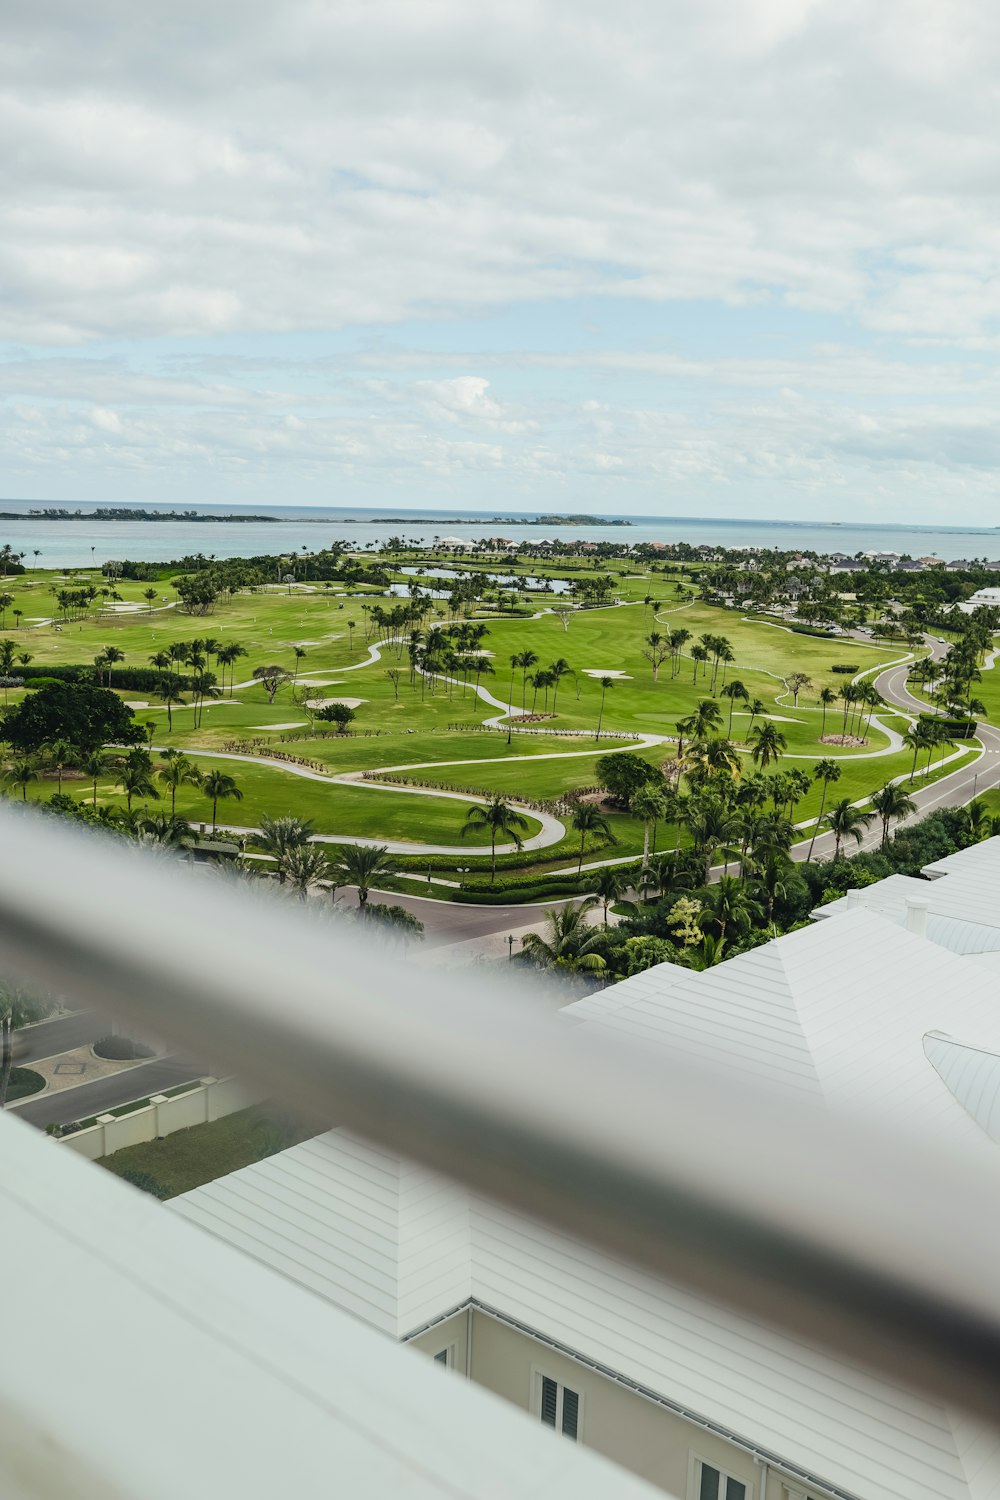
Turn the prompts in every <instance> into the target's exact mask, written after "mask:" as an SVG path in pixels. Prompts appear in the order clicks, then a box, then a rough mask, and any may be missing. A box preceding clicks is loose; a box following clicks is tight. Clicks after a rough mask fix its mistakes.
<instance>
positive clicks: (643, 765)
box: [596, 750, 663, 807]
mask: <svg viewBox="0 0 1000 1500" xmlns="http://www.w3.org/2000/svg"><path fill="white" fill-rule="evenodd" d="M596 770H597V779H598V781H599V782H600V784H601V786H603V787H604V788H605V790H606V791H607V792H608V793H609V795H610V796H612V797H614V799H615V801H616V802H623V803H624V804H625V806H626V807H628V806H629V805H630V803H631V801H632V798H633V797H634V796H635V794H636V792H637V791H638V790H639V788H640V787H641V786H646V785H647V784H649V783H650V782H662V779H663V778H662V777H661V775H660V773H659V771H657V769H656V767H655V766H651V765H650V764H649V762H648V761H646V760H643V758H642V756H641V755H636V754H634V753H633V751H631V750H619V751H617V752H616V753H615V754H614V755H602V756H601V758H600V760H599V761H598V762H597V766H596Z"/></svg>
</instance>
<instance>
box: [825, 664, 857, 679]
mask: <svg viewBox="0 0 1000 1500" xmlns="http://www.w3.org/2000/svg"><path fill="white" fill-rule="evenodd" d="M860 670H861V669H860V667H859V666H858V664H857V662H854V663H853V665H851V666H849V667H845V666H836V667H831V668H830V671H831V672H840V673H841V674H842V675H844V676H847V675H848V674H849V675H850V676H852V677H853V676H854V674H855V672H858V671H860Z"/></svg>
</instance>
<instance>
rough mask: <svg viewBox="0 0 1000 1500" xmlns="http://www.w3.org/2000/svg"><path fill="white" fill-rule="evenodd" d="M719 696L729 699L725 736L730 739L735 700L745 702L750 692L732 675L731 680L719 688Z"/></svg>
mask: <svg viewBox="0 0 1000 1500" xmlns="http://www.w3.org/2000/svg"><path fill="white" fill-rule="evenodd" d="M719 696H720V697H722V698H728V699H729V724H728V725H727V727H726V738H727V739H730V740H731V739H732V737H733V709H734V708H735V707H736V701H737V699H739V701H740V703H746V702H747V701H748V699H749V697H750V694H749V693H748V692H747V690H746V688H745V687H744V686H743V683H742V682H741V681H740V679H739V678H738V677H734V678H733V679H732V681H731V682H727V683H726V684H725V686H724V687H723V688H721V689H720V694H719Z"/></svg>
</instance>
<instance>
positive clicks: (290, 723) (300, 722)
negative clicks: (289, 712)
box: [250, 719, 306, 729]
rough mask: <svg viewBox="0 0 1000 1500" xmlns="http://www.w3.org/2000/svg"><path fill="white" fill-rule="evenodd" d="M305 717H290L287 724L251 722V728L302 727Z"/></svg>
mask: <svg viewBox="0 0 1000 1500" xmlns="http://www.w3.org/2000/svg"><path fill="white" fill-rule="evenodd" d="M305 722H306V721H305V719H290V720H289V721H288V723H287V724H251V725H250V728H251V729H301V728H302V726H303V725H304V724H305Z"/></svg>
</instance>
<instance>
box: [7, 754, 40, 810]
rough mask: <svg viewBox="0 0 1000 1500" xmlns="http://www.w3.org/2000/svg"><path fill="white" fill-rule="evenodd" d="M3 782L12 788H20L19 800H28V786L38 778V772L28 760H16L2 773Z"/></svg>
mask: <svg viewBox="0 0 1000 1500" xmlns="http://www.w3.org/2000/svg"><path fill="white" fill-rule="evenodd" d="M3 779H4V783H5V784H6V785H7V786H9V787H11V788H13V787H18V786H19V787H20V788H21V801H22V802H27V800H28V787H29V786H30V784H31V783H32V782H33V781H37V780H38V772H37V771H36V770H35V768H34V766H33V765H32V764H31V761H30V760H16V761H15V762H14V764H13V765H12V766H8V768H7V770H6V771H5V772H4V773H3Z"/></svg>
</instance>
